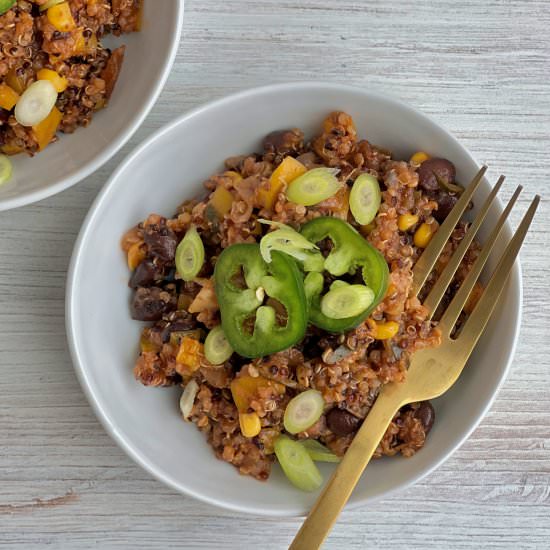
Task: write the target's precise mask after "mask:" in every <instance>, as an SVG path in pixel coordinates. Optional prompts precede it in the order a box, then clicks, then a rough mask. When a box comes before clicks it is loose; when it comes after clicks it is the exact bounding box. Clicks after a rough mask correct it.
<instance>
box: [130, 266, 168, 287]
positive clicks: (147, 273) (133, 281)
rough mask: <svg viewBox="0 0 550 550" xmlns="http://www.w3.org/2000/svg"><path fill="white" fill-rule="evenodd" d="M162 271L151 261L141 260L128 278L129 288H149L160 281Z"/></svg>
mask: <svg viewBox="0 0 550 550" xmlns="http://www.w3.org/2000/svg"><path fill="white" fill-rule="evenodd" d="M162 279H163V270H162V268H160V267H159V266H158V265H156V264H155V263H154V262H152V261H151V260H143V262H141V263H140V264H139V265H138V266H137V267H136V269H135V270H134V272H133V273H132V276H131V277H130V282H129V283H128V284H129V286H130V288H137V287H138V286H151V285H154V284H155V283H158V282H160V281H162Z"/></svg>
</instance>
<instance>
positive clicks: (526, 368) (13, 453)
mask: <svg viewBox="0 0 550 550" xmlns="http://www.w3.org/2000/svg"><path fill="white" fill-rule="evenodd" d="M148 1H152V0H148ZM155 1H157V2H159V1H163V0H155ZM549 27H550V4H549V2H548V1H536V0H524V1H517V0H487V1H483V2H478V1H477V0H466V1H461V2H456V1H454V0H442V1H437V2H436V1H433V0H416V1H414V2H410V1H398V0H389V1H375V2H372V1H369V2H366V1H365V2H363V1H359V0H332V1H330V0H254V1H252V0H222V1H220V0H217V1H215V0H187V2H186V15H185V23H184V32H183V34H184V38H183V40H182V43H181V45H180V49H179V52H178V55H177V60H176V64H175V66H174V69H173V71H172V73H171V76H170V79H169V80H168V83H167V85H166V88H165V90H164V92H163V93H162V95H161V98H160V100H159V101H158V103H157V105H156V106H155V107H154V108H153V110H152V112H151V113H150V115H149V116H148V118H147V120H146V122H145V123H144V125H143V126H142V127H141V129H140V130H139V131H138V132H137V133H136V135H135V136H134V137H133V138H132V140H131V141H130V143H129V144H127V145H126V146H125V147H124V148H123V150H122V151H120V153H119V154H118V155H117V156H116V157H115V158H114V159H113V160H112V161H111V162H109V163H107V164H106V165H105V166H104V167H103V168H101V169H100V170H99V171H98V172H96V173H95V174H94V175H92V176H90V177H89V178H87V179H86V180H85V181H83V182H81V183H80V184H79V185H77V186H75V187H73V188H72V189H70V190H68V191H65V192H64V193H61V194H60V195H57V196H55V197H52V198H50V199H47V200H45V201H42V202H41V203H39V204H35V205H33V206H28V207H25V208H20V209H18V210H15V211H11V212H3V213H0V374H1V376H0V547H2V548H15V549H25V550H26V549H33V548H68V549H80V548H93V547H99V548H132V549H137V548H152V549H165V548H185V549H202V548H206V549H218V548H224V549H242V550H244V549H246V550H247V549H252V548H261V549H280V548H285V547H286V546H287V545H288V544H289V542H290V540H291V539H292V536H293V534H294V533H295V531H296V530H297V528H298V522H297V521H295V520H271V519H266V518H254V517H247V516H239V515H236V514H232V513H227V512H224V511H222V510H218V509H215V508H212V507H209V506H207V505H204V504H201V503H199V502H196V501H194V500H192V499H189V498H184V497H182V496H181V495H179V494H176V493H175V492H174V491H172V490H170V489H167V488H166V487H164V486H163V485H161V484H160V483H159V482H157V481H155V480H154V479H152V478H151V477H150V476H149V475H148V474H146V473H145V472H144V471H142V470H141V469H140V468H139V467H138V466H136V465H135V464H134V463H133V462H132V461H131V460H130V459H129V458H128V457H127V456H126V455H125V454H124V453H123V451H122V450H120V449H119V448H118V447H117V446H116V445H115V444H114V442H113V441H112V440H111V439H110V438H109V437H108V436H107V435H106V433H105V432H104V431H103V429H102V428H101V426H100V425H99V423H98V421H97V420H96V418H95V417H94V415H93V413H92V411H91V408H90V406H89V405H88V403H87V401H86V399H85V398H84V395H83V393H82V391H81V389H80V387H79V385H78V382H77V380H76V378H75V375H74V372H73V368H72V365H71V361H70V358H69V355H68V352H67V345H66V339H65V327H64V288H65V274H66V270H67V267H68V263H69V259H70V255H71V250H72V246H73V243H74V240H75V238H76V235H77V233H78V230H79V226H80V224H81V222H82V220H83V218H84V216H85V214H86V212H87V210H88V208H89V206H90V204H91V202H92V200H93V198H94V197H95V195H96V194H97V192H98V190H99V189H100V188H101V186H102V185H103V184H104V183H105V181H106V180H107V178H108V177H109V175H110V174H111V172H112V171H113V169H114V168H115V167H116V166H117V164H118V163H119V162H120V161H121V159H122V158H123V157H124V156H125V154H127V153H128V152H129V151H130V150H131V149H132V148H133V147H134V146H136V144H138V143H139V142H140V141H141V140H142V139H144V138H145V137H146V136H148V135H150V134H151V133H152V132H153V131H154V130H155V129H157V128H159V127H160V126H161V125H163V124H165V123H167V122H169V121H171V120H172V119H173V118H174V117H175V116H177V115H178V114H180V113H183V112H185V111H186V110H188V109H190V108H192V107H195V106H198V105H200V104H202V103H204V102H206V101H208V100H210V99H214V98H218V97H221V96H223V95H225V94H227V93H230V92H233V91H236V90H242V89H246V88H248V87H252V86H256V85H261V84H268V83H273V82H285V81H296V80H312V79H316V80H326V81H331V82H343V83H348V84H353V85H356V86H360V87H364V88H369V89H374V90H379V91H385V92H387V93H391V94H393V95H394V96H396V97H399V98H401V99H402V100H404V101H406V102H408V103H409V104H410V105H412V106H413V107H416V108H419V109H421V110H423V111H424V112H426V113H428V114H430V115H432V116H433V117H435V118H436V119H437V120H438V121H439V122H440V123H442V124H443V125H444V126H446V127H447V128H449V129H450V130H451V131H452V132H453V133H454V134H455V135H457V136H458V137H459V138H460V139H461V140H462V142H463V143H464V144H465V145H466V146H467V147H468V148H469V149H470V150H471V151H472V152H473V153H474V155H475V157H476V158H477V159H478V161H480V162H486V163H488V164H489V166H490V167H491V176H496V175H498V173H500V172H502V173H505V174H507V176H508V180H509V182H511V183H510V184H509V185H508V187H507V191H506V193H504V195H505V196H506V197H507V196H509V195H510V189H512V188H513V184H517V183H521V184H523V185H524V186H525V188H526V192H524V194H523V198H522V199H520V203H521V206H522V207H523V208H520V209H518V213H516V214H515V217H514V220H513V221H514V223H517V221H518V218H519V211H520V210H524V209H525V206H526V204H527V201H528V199H529V198H530V197H531V196H532V195H533V194H534V193H536V192H537V193H540V194H541V195H542V197H543V200H542V208H541V211H540V213H539V215H538V216H537V219H536V221H535V225H534V227H533V229H532V231H531V233H530V234H529V236H528V239H527V244H526V246H525V247H524V250H523V252H522V258H521V259H522V265H523V276H524V292H525V301H524V316H523V326H522V331H521V336H520V342H519V347H518V351H517V354H516V358H515V361H514V366H513V369H512V372H511V374H510V376H509V378H508V380H507V381H506V383H505V384H504V386H503V388H502V390H501V391H500V393H499V396H498V398H497V400H496V402H495V404H494V406H493V407H492V409H491V411H490V413H489V414H488V415H487V417H486V418H485V420H484V421H483V423H482V424H481V426H480V427H479V428H478V429H477V430H476V431H475V433H474V434H473V435H472V436H471V438H470V439H469V440H468V441H467V443H466V444H465V445H464V446H463V447H462V448H461V449H460V450H459V451H458V452H457V453H456V454H455V455H454V456H453V457H452V458H451V459H450V460H449V461H447V462H446V463H445V464H444V465H443V466H442V467H441V468H439V469H438V470H437V471H436V472H434V473H433V474H431V475H430V476H428V477H427V478H426V479H424V480H423V481H422V482H421V483H419V484H417V485H416V486H414V487H412V488H410V489H408V490H406V491H404V492H402V493H400V494H397V495H395V496H393V497H392V498H389V499H386V500H383V501H380V502H378V503H376V504H375V505H373V506H372V507H369V508H365V509H360V510H356V511H353V512H347V513H345V514H344V515H343V517H342V518H341V521H340V522H339V524H338V525H337V527H336V528H335V530H334V532H333V534H332V536H331V538H330V540H329V542H328V543H327V545H326V548H330V549H342V550H347V549H350V550H351V549H357V550H359V549H366V548H377V549H386V548H387V549H389V548H412V549H425V548H429V549H443V548H451V549H455V548H456V549H466V548H468V549H480V548H491V549H492V548H540V549H543V548H548V547H549V545H550V359H549V357H550V305H549V299H548V296H549V295H550V237H549V234H550V210H549V203H550V201H549V197H550V177H549V172H550V162H549V157H550V59H549V55H550V33H549V32H548V28H549ZM245 116H246V115H245V114H243V117H245Z"/></svg>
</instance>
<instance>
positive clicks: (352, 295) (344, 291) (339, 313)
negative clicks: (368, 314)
mask: <svg viewBox="0 0 550 550" xmlns="http://www.w3.org/2000/svg"><path fill="white" fill-rule="evenodd" d="M373 300H374V292H373V291H372V289H370V288H369V287H368V286H365V285H348V286H338V287H337V288H334V289H332V288H331V290H329V291H328V292H327V293H326V294H325V295H324V296H323V297H322V298H321V311H322V313H323V314H324V315H326V316H327V317H330V318H331V319H345V318H346V317H355V316H356V315H359V314H360V313H362V312H363V311H365V309H367V308H368V307H369V306H370V305H371V304H372V302H373Z"/></svg>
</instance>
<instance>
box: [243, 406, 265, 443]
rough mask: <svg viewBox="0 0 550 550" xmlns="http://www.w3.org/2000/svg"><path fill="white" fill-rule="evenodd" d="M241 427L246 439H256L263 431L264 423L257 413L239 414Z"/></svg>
mask: <svg viewBox="0 0 550 550" xmlns="http://www.w3.org/2000/svg"><path fill="white" fill-rule="evenodd" d="M239 426H240V427H241V433H242V434H243V435H244V437H256V436H257V435H258V434H259V433H260V431H261V429H262V423H261V422H260V417H259V416H258V414H257V413H255V412H251V413H239Z"/></svg>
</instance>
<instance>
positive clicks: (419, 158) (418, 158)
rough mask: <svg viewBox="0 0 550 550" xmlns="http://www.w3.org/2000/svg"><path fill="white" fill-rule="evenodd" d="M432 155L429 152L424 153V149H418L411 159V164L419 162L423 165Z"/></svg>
mask: <svg viewBox="0 0 550 550" xmlns="http://www.w3.org/2000/svg"><path fill="white" fill-rule="evenodd" d="M429 158H430V156H429V155H428V154H427V153H424V151H418V152H416V153H415V154H414V155H413V156H412V157H411V160H410V161H409V162H410V163H411V164H417V165H421V164H422V163H423V162H424V161H425V160H428V159H429Z"/></svg>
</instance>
